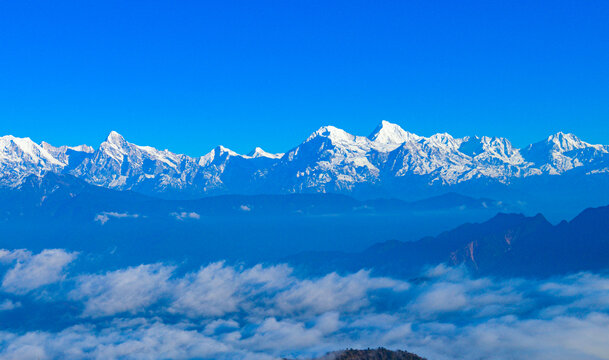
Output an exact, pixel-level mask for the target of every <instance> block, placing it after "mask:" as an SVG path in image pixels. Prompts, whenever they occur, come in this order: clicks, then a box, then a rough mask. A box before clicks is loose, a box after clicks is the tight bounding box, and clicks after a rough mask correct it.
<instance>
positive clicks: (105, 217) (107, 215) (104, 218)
mask: <svg viewBox="0 0 609 360" xmlns="http://www.w3.org/2000/svg"><path fill="white" fill-rule="evenodd" d="M139 217H140V215H139V214H129V213H119V212H113V211H109V212H102V213H99V214H97V215H95V218H94V220H95V221H97V222H99V223H101V224H102V225H104V224H106V223H107V222H108V221H109V220H110V219H112V218H114V219H125V218H132V219H137V218H139Z"/></svg>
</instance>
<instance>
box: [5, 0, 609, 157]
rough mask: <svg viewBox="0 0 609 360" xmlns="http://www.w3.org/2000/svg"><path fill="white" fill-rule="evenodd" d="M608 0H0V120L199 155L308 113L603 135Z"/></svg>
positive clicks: (604, 138)
mask: <svg viewBox="0 0 609 360" xmlns="http://www.w3.org/2000/svg"><path fill="white" fill-rule="evenodd" d="M608 18H609V3H607V2H606V1H587V2H586V3H585V6H581V2H577V1H509V2H502V1H465V2H459V3H455V2H451V1H431V2H430V1H408V2H406V1H386V2H382V3H378V2H373V1H336V2H330V3H328V2H326V1H307V2H292V1H290V2H282V1H260V2H255V3H253V2H249V1H220V2H208V1H203V2H201V1H185V2H181V3H180V5H179V6H176V4H174V3H171V2H163V1H147V2H139V1H136V2H120V1H104V2H81V1H62V2H52V3H45V2H37V1H19V2H3V3H2V4H0V43H1V44H2V46H1V48H0V77H1V79H2V81H1V83H0V118H1V119H3V120H2V122H1V124H2V126H1V127H0V133H2V134H13V135H15V136H24V137H25V136H29V137H31V138H32V139H33V140H35V141H37V142H40V141H42V140H45V141H48V142H50V143H52V144H55V145H62V144H67V145H77V144H79V143H81V142H86V143H88V144H89V145H92V146H97V145H99V143H100V142H101V141H103V139H104V138H105V137H106V135H107V133H108V132H109V131H110V130H117V131H119V132H120V133H122V134H123V135H125V137H126V138H127V139H129V140H130V141H132V142H135V143H137V144H142V145H152V146H155V147H157V148H161V149H164V148H169V149H171V150H172V151H174V152H178V153H186V154H189V155H193V156H195V155H203V154H204V153H207V152H208V151H209V150H210V149H211V148H213V147H214V146H216V145H218V144H222V145H225V146H227V147H229V148H231V149H233V150H235V151H237V152H241V153H246V152H249V151H250V150H251V149H252V148H254V147H255V146H262V147H263V148H265V149H266V150H268V151H273V152H283V151H286V150H288V149H289V148H291V147H292V146H294V144H297V143H299V142H300V141H302V140H304V139H305V138H306V137H307V136H308V135H309V134H310V133H311V132H313V131H314V130H315V129H317V128H318V127H319V126H321V125H328V124H331V125H335V126H338V127H341V128H344V129H345V130H347V131H349V132H351V133H354V134H360V135H368V133H370V131H371V130H372V129H373V128H374V126H376V124H377V123H378V122H379V121H380V120H382V119H387V120H390V121H392V122H394V123H397V124H399V125H401V126H402V127H403V128H405V129H406V130H409V131H412V132H415V133H418V134H421V135H425V136H429V135H432V134H434V133H437V132H449V133H451V134H452V135H454V136H464V135H475V134H478V135H491V136H504V137H507V138H508V139H510V140H512V142H513V143H514V144H515V145H516V146H523V145H526V144H528V143H531V142H534V141H538V140H541V139H543V138H545V137H546V136H548V135H549V134H551V133H555V132H557V131H565V132H573V133H576V134H577V135H578V136H579V137H581V138H582V139H584V140H586V141H589V142H592V143H607V142H609V141H608V139H609V125H607V124H608V123H609V122H608V121H607V119H608V117H609V102H608V101H607V99H609V87H607V84H608V83H609V67H608V66H607V64H608V63H609V25H608V22H607V19H608Z"/></svg>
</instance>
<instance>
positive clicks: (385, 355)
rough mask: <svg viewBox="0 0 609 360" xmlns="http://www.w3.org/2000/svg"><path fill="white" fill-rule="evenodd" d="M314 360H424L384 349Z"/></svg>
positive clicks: (345, 352)
mask: <svg viewBox="0 0 609 360" xmlns="http://www.w3.org/2000/svg"><path fill="white" fill-rule="evenodd" d="M315 360H426V359H425V358H422V357H420V356H418V355H415V354H412V353H409V352H407V351H402V350H396V351H391V350H387V349H385V348H378V349H367V350H354V349H348V350H344V351H337V352H333V353H329V354H327V355H325V356H323V357H321V358H317V359H315Z"/></svg>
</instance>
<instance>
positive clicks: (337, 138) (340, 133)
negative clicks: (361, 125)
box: [307, 125, 355, 143]
mask: <svg viewBox="0 0 609 360" xmlns="http://www.w3.org/2000/svg"><path fill="white" fill-rule="evenodd" d="M320 136H321V137H325V138H328V139H330V140H331V141H332V142H339V143H341V142H342V143H344V142H352V141H354V140H355V135H351V134H349V133H348V132H346V131H345V130H343V129H339V128H337V127H334V126H331V125H329V126H322V127H320V128H319V129H318V130H317V131H315V132H314V133H313V134H311V136H309V138H308V139H307V141H311V140H313V139H315V138H317V137H320Z"/></svg>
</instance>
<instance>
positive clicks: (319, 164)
mask: <svg viewBox="0 0 609 360" xmlns="http://www.w3.org/2000/svg"><path fill="white" fill-rule="evenodd" d="M47 172H54V173H61V174H69V175H72V176H75V177H77V178H80V179H83V180H85V181H86V182H88V183H90V184H94V185H99V186H103V187H107V188H111V189H117V190H133V191H137V192H142V193H146V194H155V195H161V196H168V197H184V198H188V197H198V196H204V195H207V194H217V193H243V194H247V193H298V192H347V193H349V192H355V191H359V190H361V189H368V190H370V189H372V190H374V189H377V190H378V189H385V190H387V189H389V190H390V191H394V190H395V189H398V188H399V189H401V190H400V191H403V192H407V191H408V186H409V184H411V183H413V182H414V183H417V184H419V185H420V184H425V185H429V186H431V187H433V186H442V187H451V186H454V185H458V184H466V183H469V182H473V181H477V182H479V181H482V182H483V183H486V184H489V183H492V184H504V185H509V184H510V183H511V182H513V181H514V180H516V179H526V178H532V177H539V176H544V175H554V176H558V175H563V174H570V173H572V174H578V175H581V176H589V175H594V174H601V173H609V146H608V145H593V144H589V143H587V142H584V141H582V140H580V139H578V138H577V137H576V136H575V135H573V134H564V133H557V134H554V135H551V136H549V137H548V138H547V139H544V140H542V141H540V142H537V143H534V144H531V145H529V146H526V147H525V148H522V149H517V148H514V147H513V146H512V144H511V143H510V142H509V140H507V139H505V138H500V137H486V136H482V137H478V136H472V137H464V138H454V137H452V136H451V135H449V134H446V133H442V134H436V135H433V136H430V137H424V136H419V135H416V134H413V133H410V132H407V131H405V130H404V129H402V128H401V127H400V126H398V125H396V124H392V123H389V122H387V121H382V122H381V124H379V126H378V127H377V128H376V129H375V130H374V131H373V132H372V134H370V135H369V136H367V137H365V136H357V135H352V134H349V133H347V132H346V131H344V130H341V129H338V128H336V127H333V126H324V127H321V128H320V129H319V130H317V131H315V132H314V133H313V134H311V135H310V136H309V137H308V138H307V139H306V140H305V141H304V142H302V143H301V144H299V145H298V146H296V147H295V148H293V149H291V150H289V151H287V152H286V153H285V154H271V153H268V152H266V151H264V150H262V149H261V148H256V149H254V150H253V151H252V152H251V153H249V154H248V155H240V154H237V153H236V152H234V151H231V150H229V149H227V148H225V147H222V146H218V147H216V148H215V149H213V150H212V151H211V152H209V153H208V154H205V155H203V156H200V157H190V156H187V155H182V154H175V153H172V152H170V151H168V150H157V149H155V148H153V147H150V146H140V145H135V144H132V143H130V142H128V141H127V140H125V139H124V138H123V137H122V136H121V135H120V134H118V133H117V132H114V131H113V132H111V133H110V134H109V135H108V137H107V138H106V140H105V141H104V142H102V143H101V145H100V146H99V147H98V148H97V149H94V148H92V147H90V146H87V145H80V146H75V147H69V146H60V147H55V146H52V145H50V144H48V143H46V142H42V143H41V144H37V143H35V142H34V141H32V140H31V139H29V138H16V137H13V136H11V135H7V136H3V137H0V185H1V186H4V187H18V186H19V185H20V184H21V183H22V181H23V179H25V178H26V177H28V176H31V175H37V176H42V175H44V174H45V173H47Z"/></svg>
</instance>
